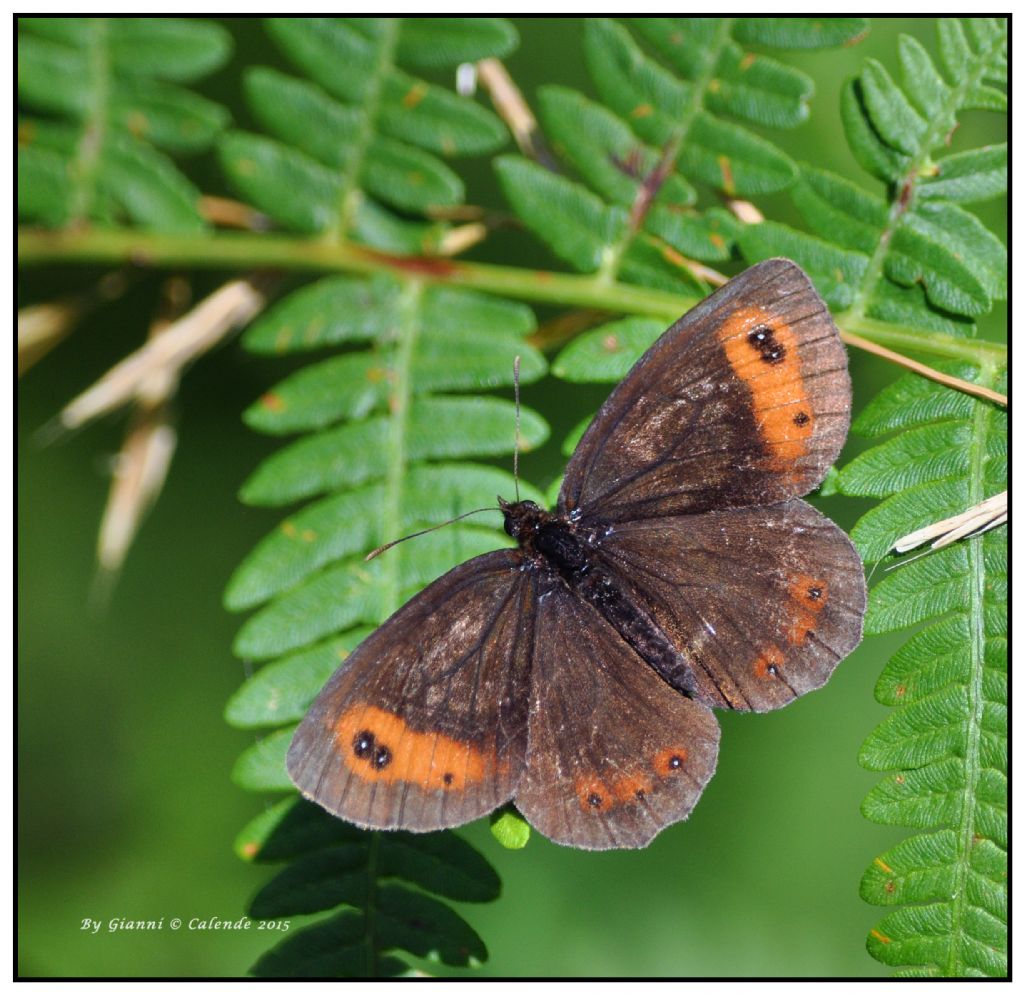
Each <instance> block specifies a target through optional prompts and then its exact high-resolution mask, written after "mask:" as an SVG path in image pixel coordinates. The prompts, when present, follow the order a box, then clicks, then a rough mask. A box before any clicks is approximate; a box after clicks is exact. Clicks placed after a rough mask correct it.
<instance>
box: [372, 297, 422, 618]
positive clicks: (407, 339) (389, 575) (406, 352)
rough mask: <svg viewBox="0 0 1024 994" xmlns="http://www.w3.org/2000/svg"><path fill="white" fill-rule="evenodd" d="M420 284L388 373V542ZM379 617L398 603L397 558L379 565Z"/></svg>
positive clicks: (395, 520) (403, 469) (403, 306)
mask: <svg viewBox="0 0 1024 994" xmlns="http://www.w3.org/2000/svg"><path fill="white" fill-rule="evenodd" d="M422 295H423V284H422V283H421V282H420V281H419V280H410V281H409V283H408V284H407V286H406V289H405V292H404V294H403V296H402V300H401V303H400V313H401V319H400V322H399V329H398V342H397V347H396V349H395V352H394V359H393V363H392V367H391V368H392V372H393V373H394V385H393V388H392V390H391V394H390V396H389V397H388V408H389V411H390V414H391V418H390V431H389V432H388V462H387V475H386V476H385V478H384V504H383V507H382V508H381V532H380V533H381V535H383V536H385V537H386V538H388V539H392V538H398V537H400V536H399V534H398V531H399V529H400V528H401V527H402V499H403V496H404V492H405V489H404V488H405V483H406V480H407V476H408V467H407V465H406V463H407V461H408V452H407V448H408V446H407V444H406V443H407V439H408V434H409V401H410V399H411V397H412V387H411V381H412V361H413V355H414V354H415V352H416V342H417V340H418V338H419V330H420V318H419V306H420V298H421V296H422ZM381 593H382V596H381V618H382V619H383V618H386V617H388V616H389V615H391V614H393V613H394V612H395V611H396V610H398V607H399V606H400V604H401V590H400V589H399V583H398V557H396V556H386V557H385V558H384V566H383V589H382V592H381Z"/></svg>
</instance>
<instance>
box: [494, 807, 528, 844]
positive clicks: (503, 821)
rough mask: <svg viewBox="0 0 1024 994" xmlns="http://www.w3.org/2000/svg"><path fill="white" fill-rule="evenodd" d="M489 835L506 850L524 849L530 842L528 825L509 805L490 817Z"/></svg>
mask: <svg viewBox="0 0 1024 994" xmlns="http://www.w3.org/2000/svg"><path fill="white" fill-rule="evenodd" d="M491 835H493V836H494V837H495V838H496V839H497V840H498V842H499V843H500V844H501V845H503V846H504V847H505V848H506V849H525V848H526V844H527V842H529V841H530V823H529V822H528V821H527V820H526V819H525V818H524V817H523V816H522V815H521V814H520V813H519V812H518V811H516V809H515V808H514V807H512V806H511V805H509V806H507V807H505V808H501V809H499V810H498V811H495V812H494V814H493V815H491Z"/></svg>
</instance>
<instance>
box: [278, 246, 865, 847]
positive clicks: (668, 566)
mask: <svg viewBox="0 0 1024 994" xmlns="http://www.w3.org/2000/svg"><path fill="white" fill-rule="evenodd" d="M850 399H851V393H850V380H849V375H848V373H847V363H846V352H845V350H844V347H843V345H842V343H841V341H840V339H839V333H838V331H837V329H836V327H835V325H834V324H833V322H832V318H831V316H830V315H829V312H828V309H827V308H826V306H825V304H824V302H823V301H822V299H821V298H820V297H819V295H818V294H817V292H816V291H815V289H814V287H813V285H812V284H811V282H810V280H809V279H808V277H807V276H806V275H805V273H804V272H803V271H802V270H801V269H800V268H799V267H798V266H797V265H796V264H795V263H793V262H790V261H789V260H786V259H771V260H768V261H767V262H762V263H760V264H758V265H756V266H753V267H752V268H750V269H748V270H746V271H745V272H743V273H742V274H740V275H739V276H737V277H735V278H734V279H732V280H730V281H729V282H728V283H727V284H725V285H724V286H723V287H721V288H720V289H719V290H718V291H717V292H715V293H714V294H712V295H711V296H709V297H708V298H706V299H705V300H704V301H703V302H702V303H700V304H698V305H697V306H696V307H694V308H693V309H692V310H691V311H689V312H688V313H687V314H685V315H684V316H683V317H682V318H680V319H679V320H678V321H677V322H676V323H675V324H673V325H672V326H671V327H670V328H669V329H668V330H667V331H666V332H665V333H664V334H663V335H662V336H661V337H660V338H659V339H658V340H657V341H656V342H655V343H654V345H652V346H651V348H650V349H648V351H647V352H646V353H645V354H644V355H643V356H642V357H641V358H640V360H639V361H638V362H637V363H636V365H635V366H634V367H633V369H632V370H631V371H630V372H629V374H628V375H627V376H626V378H625V379H624V380H623V381H622V382H621V383H620V384H619V385H618V387H616V388H615V390H614V391H613V392H612V393H611V395H610V396H609V397H608V399H607V401H606V402H605V403H604V405H603V406H602V407H601V409H600V411H599V412H598V413H597V415H596V416H595V418H594V420H593V421H592V422H591V424H590V426H589V428H588V429H587V431H586V433H585V434H584V435H583V437H582V439H581V440H580V443H579V445H578V447H577V449H576V451H575V453H574V454H573V456H572V458H571V459H570V461H569V464H568V466H567V469H566V473H565V478H564V481H563V483H562V486H561V491H560V493H559V496H558V502H557V506H556V507H555V509H554V510H553V511H550V512H549V511H546V510H543V509H542V508H540V507H539V506H538V505H537V504H535V503H533V502H532V501H528V500H517V501H506V500H503V499H501V498H499V504H500V509H501V511H502V512H503V514H504V519H505V530H506V531H507V532H508V534H509V535H510V536H512V537H513V538H514V539H516V541H517V546H516V547H515V548H511V549H501V550H499V551H495V552H489V553H487V554H485V555H482V556H477V557H476V558H474V559H471V560H469V561H468V562H466V563H463V564H462V565H461V566H458V567H456V568H455V569H453V570H451V571H450V572H449V573H447V574H445V575H444V576H442V577H441V578H440V579H438V580H436V581H435V582H434V583H432V584H431V585H430V586H428V587H427V588H426V589H425V590H423V591H422V592H421V593H419V594H418V595H416V596H415V597H413V598H412V600H410V601H409V602H408V603H407V604H406V605H405V606H404V607H402V608H401V609H400V610H398V611H397V612H396V613H395V614H394V615H392V617H391V618H389V619H388V620H387V621H386V622H384V624H383V625H381V626H380V628H378V629H377V630H376V631H375V632H374V633H373V634H372V635H370V636H369V637H367V638H366V639H365V640H364V641H363V642H362V643H361V644H360V645H359V647H358V648H357V649H356V650H355V651H354V652H353V653H352V654H351V656H349V658H348V660H347V661H346V662H345V663H344V664H343V665H342V666H341V668H340V669H338V670H337V672H335V674H334V675H333V676H332V677H331V679H330V680H329V682H328V683H327V685H326V686H325V687H324V689H323V690H322V691H321V693H320V695H319V696H318V697H317V698H316V700H315V701H314V703H313V705H312V706H311V708H310V710H309V712H308V713H307V715H306V716H305V718H304V719H303V721H302V723H301V725H300V726H299V728H298V729H297V731H296V733H295V736H294V738H293V740H292V743H291V747H290V749H289V751H288V761H287V762H288V772H289V775H290V777H291V779H292V780H293V781H294V783H295V784H296V786H297V787H298V788H299V790H300V791H301V792H302V794H304V795H305V796H306V797H308V798H310V799H311V800H313V801H315V802H316V803H317V804H319V805H321V806H322V807H324V808H326V809H327V810H328V811H330V812H332V813H333V814H335V815H337V816H339V817H341V818H343V819H345V820H347V821H350V822H354V823H355V824H357V825H361V826H364V827H367V828H376V829H406V830H410V831H414V832H425V831H431V830H435V829H442V828H449V827H453V826H457V825H462V824H464V823H466V822H469V821H471V820H473V819H475V818H478V817H481V816H483V815H486V814H488V813H489V812H492V811H494V810H495V809H497V808H499V807H500V806H502V805H504V804H506V803H507V802H509V801H514V803H515V805H516V807H517V808H518V809H519V811H520V812H521V813H522V815H523V816H524V817H525V818H526V819H527V820H528V821H529V822H530V824H531V825H533V827H534V828H536V829H537V830H539V831H540V832H542V833H543V834H544V835H546V836H547V837H548V838H550V839H552V840H553V841H555V842H557V843H561V844H563V845H569V846H575V847H578V848H582V849H612V848H639V847H642V846H645V845H647V844H648V843H649V842H650V841H651V839H652V838H654V836H655V835H656V834H657V833H658V832H659V831H660V830H661V829H663V828H665V827H666V826H667V825H670V824H672V823H674V822H677V821H679V820H681V819H683V818H686V817H687V815H689V813H690V811H691V810H692V809H693V807H694V805H695V804H696V802H697V800H698V798H699V797H700V795H701V792H702V791H703V789H704V787H705V785H706V784H707V783H708V781H709V780H710V778H711V776H712V774H713V773H714V771H715V764H716V761H717V756H718V744H719V727H718V722H717V721H716V719H715V717H714V714H713V712H712V709H713V708H730V709H734V710H739V711H770V710H773V709H775V708H779V707H782V706H784V705H786V704H788V703H790V701H792V700H794V699H795V698H797V697H799V696H801V695H802V694H805V693H807V692H808V691H810V690H814V689H816V688H818V687H820V686H822V684H824V683H825V681H826V680H828V678H829V676H830V675H831V674H832V671H833V670H834V669H835V667H836V665H837V664H838V663H839V661H840V660H841V659H843V658H844V657H845V656H846V655H848V654H849V653H850V652H851V651H852V650H853V649H854V648H855V647H856V645H857V644H858V643H859V642H860V639H861V634H862V628H863V619H864V610H865V603H866V589H865V580H864V570H863V566H862V563H861V560H860V557H859V556H858V555H857V552H856V551H855V549H854V548H853V545H852V544H851V542H850V540H849V539H848V538H847V536H846V535H845V534H844V533H843V531H842V530H841V529H840V528H839V527H837V526H836V525H835V524H833V523H832V522H831V521H830V520H829V519H828V518H826V517H825V516H824V515H822V514H821V513H819V512H818V511H816V510H815V509H814V508H813V507H811V506H810V505H809V504H807V503H805V502H804V501H802V500H800V497H801V496H802V495H804V494H806V493H808V492H809V491H811V490H813V489H814V488H815V487H816V486H818V484H819V483H820V482H821V481H822V479H823V477H824V476H825V473H826V472H827V470H828V468H829V467H830V466H831V465H832V463H833V462H834V461H835V459H836V457H837V456H838V454H839V451H840V449H841V448H842V446H843V443H844V441H845V439H846V433H847V430H848V428H849V423H850Z"/></svg>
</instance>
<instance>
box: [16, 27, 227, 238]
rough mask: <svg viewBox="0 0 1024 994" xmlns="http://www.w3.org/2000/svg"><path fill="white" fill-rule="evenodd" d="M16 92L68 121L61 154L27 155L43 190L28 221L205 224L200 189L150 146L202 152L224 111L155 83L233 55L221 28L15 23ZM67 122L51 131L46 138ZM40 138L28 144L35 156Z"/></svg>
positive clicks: (190, 227)
mask: <svg viewBox="0 0 1024 994" xmlns="http://www.w3.org/2000/svg"><path fill="white" fill-rule="evenodd" d="M18 25H19V35H18V94H19V99H20V100H21V101H22V102H23V103H24V104H25V105H26V106H28V107H33V108H37V109H39V110H42V111H45V112H47V113H49V114H52V115H55V116H56V117H58V118H62V119H66V120H67V121H69V122H70V124H71V125H72V126H71V127H70V128H68V131H69V132H70V137H69V139H68V140H66V141H63V142H61V147H59V148H58V147H56V146H55V144H54V143H52V141H51V144H50V145H49V149H48V153H42V152H40V151H38V150H37V151H26V152H25V154H24V155H21V156H20V157H19V158H20V159H21V160H23V162H24V168H25V169H26V170H28V172H27V173H26V174H25V178H26V179H31V181H32V182H33V185H38V187H39V189H38V190H36V189H33V190H30V191H27V192H26V193H25V196H24V197H23V198H21V203H22V206H21V211H22V214H23V216H25V217H29V218H32V219H33V220H36V221H39V222H42V223H43V224H47V225H50V226H59V225H63V224H70V223H72V222H76V221H77V222H84V221H87V220H91V221H93V222H96V223H98V224H99V225H101V226H103V227H111V226H116V225H123V224H126V223H127V224H134V225H138V226H140V227H144V228H150V229H153V230H158V231H167V232H175V233H194V232H197V231H200V230H202V229H203V227H204V223H203V221H202V218H201V217H200V215H199V210H198V205H199V191H198V189H197V188H196V187H195V186H194V185H193V184H192V183H191V182H190V181H189V180H188V179H186V177H185V175H184V174H183V173H182V172H180V171H179V170H178V168H177V167H176V166H175V165H174V164H173V163H172V162H171V160H170V159H169V158H167V157H166V156H165V155H163V154H161V153H160V152H158V151H157V150H156V148H154V146H159V147H161V148H164V149H167V150H169V151H171V152H180V153H194V152H198V151H202V150H204V149H205V148H207V147H208V146H209V145H210V144H211V143H212V142H213V141H214V140H215V139H216V137H217V135H218V134H219V133H220V131H221V130H222V129H223V128H224V126H225V125H226V123H227V120H228V114H227V111H226V110H225V109H224V108H223V107H221V106H220V105H218V104H215V103H213V102H211V101H210V100H207V99H205V98H203V97H200V96H199V95H198V94H195V93H192V92H191V91H189V90H186V89H183V88H182V87H180V86H175V85H170V84H168V83H166V82H159V81H158V80H168V79H170V80H177V81H192V80H196V79H198V78H200V77H202V76H204V75H206V74H207V73H209V72H211V71H212V70H213V69H215V68H217V67H218V66H219V65H220V64H221V63H222V62H223V61H224V60H225V59H226V58H227V56H228V54H229V52H230V36H229V35H228V34H227V33H226V32H225V31H224V29H223V28H221V27H219V26H217V25H213V24H207V23H204V22H199V21H191V20H179V19H175V18H150V19H135V18H116V17H115V18H102V17H92V18H54V19H52V20H47V19H45V18H19V20H18ZM60 126H61V125H55V124H54V123H49V125H48V127H49V128H50V135H49V137H50V138H51V139H52V138H53V137H54V135H55V133H56V128H59V127H60ZM34 138H35V136H34V135H27V136H24V135H23V136H22V137H21V138H20V142H21V145H22V146H23V147H24V148H25V149H27V148H28V147H29V145H30V144H31V143H32V141H33V140H34Z"/></svg>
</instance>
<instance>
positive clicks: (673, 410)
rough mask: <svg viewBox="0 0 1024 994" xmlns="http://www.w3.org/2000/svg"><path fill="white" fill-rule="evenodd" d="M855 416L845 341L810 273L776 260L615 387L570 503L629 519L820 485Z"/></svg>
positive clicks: (719, 296) (587, 437) (570, 481)
mask: <svg viewBox="0 0 1024 994" xmlns="http://www.w3.org/2000/svg"><path fill="white" fill-rule="evenodd" d="M849 422H850V381H849V376H848V374H847V368H846V353H845V351H844V349H843V346H842V343H841V342H840V340H839V336H838V333H837V332H836V328H835V325H834V324H833V322H832V318H831V316H830V315H829V313H828V309H827V307H826V306H825V304H824V302H823V301H822V299H821V297H819V296H818V293H817V291H816V290H815V289H814V287H813V286H812V285H811V282H810V280H808V278H807V276H806V275H805V274H804V272H803V271H802V270H801V269H800V268H799V267H798V266H796V265H795V264H794V263H792V262H790V261H789V260H786V259H770V260H768V261H767V262H762V263H760V264H759V265H756V266H753V267H751V268H750V269H748V270H747V271H746V272H744V273H742V274H740V275H739V276H737V277H735V278H734V279H732V280H730V281H729V283H727V284H726V285H725V286H724V287H722V288H721V289H720V290H718V291H717V292H716V293H714V294H712V295H711V296H710V297H708V298H707V299H706V300H705V301H703V302H702V303H700V304H698V305H697V306H696V307H695V308H693V310H691V311H689V312H688V313H687V314H686V315H684V316H683V317H682V318H680V320H679V321H677V322H676V323H675V324H674V325H672V327H671V328H669V329H668V331H666V332H665V334H664V335H662V336H661V338H659V339H658V341H657V342H655V343H654V345H652V346H651V348H650V349H649V350H648V351H647V352H646V353H645V354H644V356H643V357H642V358H641V359H640V360H639V362H637V364H636V365H635V366H634V367H633V369H632V370H631V372H630V373H629V375H628V376H627V377H626V379H625V380H623V381H622V383H621V384H619V386H618V387H617V388H616V389H615V390H614V391H613V392H612V394H611V396H610V397H609V398H608V400H607V401H606V402H605V404H604V405H603V406H602V408H601V410H600V411H599V412H598V414H597V416H596V417H595V418H594V420H593V422H592V423H591V425H590V427H589V428H588V430H587V432H586V433H585V434H584V436H583V438H582V439H581V441H580V444H579V446H578V447H577V449H576V452H575V453H574V455H573V457H572V459H571V460H570V461H569V465H568V468H567V469H566V474H565V480H564V482H563V483H562V489H561V493H560V495H559V509H560V510H561V511H562V512H564V513H569V514H571V513H573V512H578V513H579V514H580V515H582V516H583V517H584V518H595V519H601V520H607V521H629V520H633V521H635V520H638V519H641V518H652V517H657V516H662V515H672V514H692V513H695V512H700V511H709V510H715V509H720V508H725V507H749V506H753V505H759V504H773V503H776V502H778V501H781V500H785V499H787V498H789V497H795V496H800V495H802V494H805V493H807V492H808V491H810V490H812V489H813V488H814V487H816V486H817V485H818V484H819V483H820V482H821V480H822V478H823V477H824V475H825V473H826V471H827V470H828V467H829V466H831V465H832V463H833V462H834V461H835V459H836V456H837V455H838V454H839V450H840V448H841V447H842V445H843V442H844V440H845V439H846V432H847V429H848V428H849Z"/></svg>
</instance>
